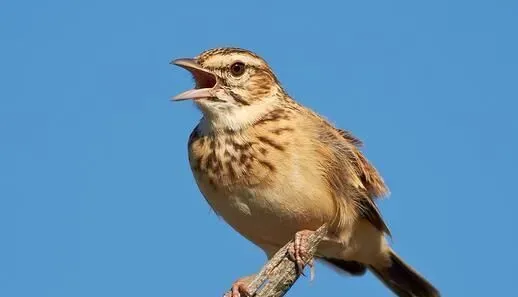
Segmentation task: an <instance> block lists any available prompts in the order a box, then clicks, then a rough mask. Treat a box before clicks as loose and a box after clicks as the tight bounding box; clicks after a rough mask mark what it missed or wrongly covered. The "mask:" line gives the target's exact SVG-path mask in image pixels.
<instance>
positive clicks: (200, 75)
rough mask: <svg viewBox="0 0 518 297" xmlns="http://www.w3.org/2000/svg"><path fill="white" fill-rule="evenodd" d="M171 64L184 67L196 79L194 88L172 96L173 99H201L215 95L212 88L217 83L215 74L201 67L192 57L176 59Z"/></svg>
mask: <svg viewBox="0 0 518 297" xmlns="http://www.w3.org/2000/svg"><path fill="white" fill-rule="evenodd" d="M171 64H174V65H177V66H180V67H182V68H185V69H187V70H189V72H191V74H192V75H193V77H194V80H195V81H196V86H195V87H194V89H191V90H187V91H185V92H183V93H180V94H178V95H176V96H174V97H173V98H172V100H174V101H180V100H188V99H202V98H211V97H215V95H214V93H213V92H214V89H215V87H216V84H217V82H218V81H217V78H216V75H214V74H213V73H212V72H210V71H209V70H206V69H203V67H201V66H200V65H199V64H198V63H197V62H196V60H194V59H176V60H173V61H172V62H171Z"/></svg>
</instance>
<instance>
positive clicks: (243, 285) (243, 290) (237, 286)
mask: <svg viewBox="0 0 518 297" xmlns="http://www.w3.org/2000/svg"><path fill="white" fill-rule="evenodd" d="M250 281H251V277H249V276H247V277H243V278H240V279H238V280H237V281H235V282H234V283H233V284H232V288H231V289H230V294H226V295H225V296H224V297H251V296H252V294H250V292H249V291H248V284H249V283H250Z"/></svg>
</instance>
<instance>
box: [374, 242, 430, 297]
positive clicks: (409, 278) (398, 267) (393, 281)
mask: <svg viewBox="0 0 518 297" xmlns="http://www.w3.org/2000/svg"><path fill="white" fill-rule="evenodd" d="M369 268H370V270H371V271H372V272H373V273H374V275H376V276H377V277H378V278H379V279H380V280H381V281H383V283H385V285H386V286H387V287H389V288H390V289H391V290H392V291H393V292H394V293H395V294H396V295H397V296H399V297H440V293H439V291H438V290H437V289H436V288H435V287H434V286H433V285H432V284H430V283H429V282H428V281H427V280H426V279H425V278H424V277H422V276H421V275H420V274H419V273H418V272H417V271H415V270H414V269H413V268H412V267H410V266H409V265H408V264H406V263H405V262H404V261H403V260H402V259H401V258H399V256H398V255H396V253H394V251H390V264H389V265H388V266H385V267H381V268H380V267H374V266H369Z"/></svg>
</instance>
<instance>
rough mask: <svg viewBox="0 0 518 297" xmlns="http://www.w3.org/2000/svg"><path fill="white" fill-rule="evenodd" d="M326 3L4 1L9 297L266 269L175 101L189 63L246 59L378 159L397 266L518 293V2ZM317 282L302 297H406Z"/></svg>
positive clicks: (109, 289) (1, 232)
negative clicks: (212, 57)
mask: <svg viewBox="0 0 518 297" xmlns="http://www.w3.org/2000/svg"><path fill="white" fill-rule="evenodd" d="M311 3H312V4H309V1H308V4H304V3H302V2H300V1H299V2H298V4H287V3H286V2H281V1H261V2H252V1H250V2H246V1H230V2H222V1H140V2H138V1H120V0H117V1H99V0H89V1H64V0H54V1H36V0H32V1H31V0H29V1H13V0H12V1H3V2H2V3H1V4H0V141H1V142H0V296H6V297H22V296H23V297H34V296H38V297H46V296H49V297H59V296H63V297H70V296H74V297H81V296H84V297H90V296H106V297H113V296H126V297H132V296H139V297H140V296H154V297H159V296H164V297H165V296H219V295H220V294H221V293H222V292H223V291H225V289H227V288H228V286H229V285H230V283H231V282H232V281H233V280H234V279H236V278H237V277H239V276H243V275H246V274H250V273H252V272H254V271H256V270H258V269H259V268H260V266H261V265H262V264H263V262H264V256H263V254H262V252H261V251H260V250H259V249H258V248H256V247H255V246H253V245H252V244H250V243H249V242H247V241H246V240H245V239H243V238H241V237H240V236H239V235H238V234H236V233H235V232H234V231H232V230H231V229H230V228H229V227H228V226H226V224H225V223H224V222H223V221H222V220H220V219H218V218H217V217H216V216H215V215H214V214H213V213H211V211H210V210H209V207H208V205H207V204H206V202H205V201H204V199H203V198H202V196H201V195H200V193H199V192H198V189H197V187H196V185H195V183H194V181H193V178H192V175H191V172H190V169H189V166H188V162H187V155H186V141H187V138H188V135H189V133H190V131H191V129H192V128H193V126H194V125H195V123H196V122H197V120H198V119H199V117H200V115H199V113H198V111H197V110H196V109H195V108H194V107H193V106H192V104H189V103H186V102H184V103H178V104H173V103H171V102H169V96H171V95H175V94H177V93H179V92H180V91H183V90H185V89H187V88H189V87H190V86H191V84H192V82H191V79H190V77H189V75H188V73H187V72H186V71H184V70H182V69H179V68H176V67H173V66H171V65H169V64H168V63H169V61H170V60H171V59H173V58H178V57H186V56H187V57H188V56H194V55H196V54H197V53H199V52H201V51H203V50H205V49H208V48H212V47H217V46H226V45H231V46H239V47H244V48H248V49H252V50H254V51H256V52H257V53H259V54H260V55H262V56H263V57H265V58H266V59H267V60H268V61H269V62H270V64H271V65H272V67H273V68H274V70H275V71H276V72H277V74H278V76H279V78H280V80H281V81H282V82H283V85H284V86H285V88H286V89H287V90H288V92H289V93H290V94H291V95H292V96H294V97H295V98H296V99H297V100H298V101H300V102H302V103H303V104H306V105H308V106H310V107H312V108H314V109H315V110H317V111H318V112H320V113H321V114H324V115H325V116H326V117H328V118H329V119H331V120H332V121H333V122H334V123H336V124H337V125H338V126H340V127H341V128H346V129H350V130H352V131H353V132H354V133H355V134H356V135H357V136H358V137H360V138H361V139H362V140H364V142H365V143H366V147H365V152H366V154H367V156H368V158H369V159H371V160H372V161H373V163H374V164H375V165H376V166H377V167H378V168H379V170H380V171H381V173H382V174H383V175H384V177H385V179H386V181H387V182H388V184H389V186H390V188H391V190H392V195H391V197H390V198H389V199H387V200H384V201H382V202H381V209H382V211H383V214H384V217H385V218H386V220H387V221H388V223H389V226H390V227H391V229H392V232H393V235H394V247H395V249H396V250H397V251H398V252H399V253H400V254H401V255H402V256H403V257H404V258H405V259H406V260H407V261H408V262H409V263H411V264H412V265H414V266H415V267H416V268H417V269H418V270H419V271H421V272H422V273H423V274H424V275H426V276H427V277H428V278H429V279H430V280H431V281H432V282H433V283H434V284H436V286H437V287H438V288H440V289H441V290H442V291H443V296H499V295H507V296H508V295H509V294H511V295H512V294H513V293H512V292H516V280H515V278H516V267H517V266H518V260H517V256H516V246H517V243H518V241H517V239H516V236H517V235H518V233H517V231H516V227H517V226H518V225H517V223H516V217H517V215H516V214H515V213H516V211H517V208H518V197H517V194H516V189H515V188H514V186H515V185H516V183H517V181H516V178H517V174H516V168H518V157H517V156H516V154H517V151H518V137H517V129H518V119H517V115H516V113H517V111H518V103H517V100H518V88H517V85H518V55H517V53H518V38H517V36H518V18H517V17H516V16H517V15H518V2H516V1H473V0H471V1H467V0H466V1H447V0H439V1H428V2H423V1H347V2H346V1H336V2H329V1H317V2H314V1H311ZM513 250H514V251H515V252H513ZM316 273H317V274H316V279H315V281H314V282H313V283H310V282H309V280H308V279H301V281H299V282H298V283H297V284H296V286H295V287H294V289H293V290H292V291H291V292H290V293H289V294H290V296H298V297H305V296H326V295H329V294H330V295H332V296H390V294H389V292H388V290H387V289H385V288H384V287H383V286H382V285H381V284H380V283H379V282H378V281H377V280H376V279H375V278H374V277H373V276H372V275H367V276H365V277H363V278H344V277H342V276H340V275H337V274H336V273H335V272H334V271H332V270H330V269H328V268H327V267H325V266H322V265H319V266H317V271H316Z"/></svg>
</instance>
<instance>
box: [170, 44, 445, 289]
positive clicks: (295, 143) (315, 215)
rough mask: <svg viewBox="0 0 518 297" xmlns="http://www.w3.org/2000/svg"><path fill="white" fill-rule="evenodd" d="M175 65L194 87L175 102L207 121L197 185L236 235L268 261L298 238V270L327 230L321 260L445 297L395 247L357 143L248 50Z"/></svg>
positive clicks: (194, 149) (196, 143)
mask: <svg viewBox="0 0 518 297" xmlns="http://www.w3.org/2000/svg"><path fill="white" fill-rule="evenodd" d="M171 63H173V64H175V65H178V66H180V67H183V68H185V69H186V70H188V71H189V72H190V73H191V74H192V76H193V78H194V80H195V87H194V88H193V89H191V90H188V91H185V92H183V93H181V94H179V95H177V96H176V97H174V98H173V100H176V101H177V100H187V99H191V100H194V103H195V105H196V106H197V107H198V108H199V109H200V110H201V112H202V114H203V116H202V118H201V120H200V121H199V123H198V125H197V126H196V127H195V128H194V130H193V131H192V133H191V135H190V137H189V141H188V155H189V162H190V166H191V169H192V172H193V175H194V179H195V180H196V183H197V185H198V187H199V189H200V191H201V193H202V194H203V196H204V197H205V199H206V200H207V202H208V204H209V205H210V206H211V207H212V209H213V210H214V211H215V212H216V213H217V214H218V215H219V216H220V217H222V218H223V219H224V220H225V221H226V222H227V223H228V224H229V225H230V226H231V227H232V228H233V229H235V230H236V231H237V232H239V233H240V234H241V235H242V236H244V237H245V238H247V239H248V240H250V241H251V242H253V243H254V244H255V245H257V246H258V247H260V248H261V249H262V250H263V251H264V252H265V253H266V256H267V257H268V258H270V257H272V256H273V255H274V254H275V252H276V251H277V250H278V249H280V248H281V247H282V246H283V245H284V244H286V243H287V242H288V241H289V240H291V239H293V238H294V239H295V242H296V243H297V244H296V245H295V246H296V248H295V249H296V250H295V251H294V257H295V260H296V261H297V262H299V264H300V262H302V261H304V253H305V251H304V249H303V246H304V245H303V244H300V243H301V242H303V241H304V240H305V239H307V236H308V235H309V234H311V232H314V231H315V230H316V229H318V228H319V227H320V226H321V225H322V224H324V223H327V224H328V226H329V227H328V233H327V234H326V236H325V238H324V240H323V241H322V242H321V244H320V245H319V247H318V250H317V253H316V257H317V258H318V259H321V260H323V261H325V262H327V263H329V264H330V265H333V266H335V267H337V268H338V269H339V270H342V271H344V272H347V273H348V274H350V275H358V276H359V275H363V274H364V273H365V272H366V271H367V270H370V271H371V272H372V273H374V275H376V276H377V277H378V278H379V279H380V280H381V281H382V282H383V283H384V284H385V285H386V286H387V287H388V288H390V289H391V290H392V291H393V292H394V293H395V294H396V295H398V296H401V297H407V296H408V297H411V296H416V297H429V296H440V294H439V292H438V290H437V289H436V288H434V287H433V286H432V285H431V284H430V283H429V282H428V281H427V280H426V279H425V278H424V277H423V276H421V275H420V274H419V273H418V272H416V271H415V270H414V269H413V268H412V267H411V266H409V265H408V264H406V263H405V262H404V261H403V260H402V259H401V258H400V257H399V256H398V255H397V254H396V253H395V252H394V251H393V250H392V249H391V247H390V246H389V244H388V241H387V240H386V237H387V236H389V235H390V231H389V229H388V227H387V225H386V224H385V222H384V221H383V219H382V217H381V214H380V211H379V209H378V207H377V206H376V203H375V200H376V199H377V198H379V197H382V196H385V195H386V194H387V193H388V189H387V186H386V185H385V183H384V181H383V179H382V177H381V176H380V174H379V173H378V172H377V170H376V169H375V168H374V167H373V165H372V164H371V163H370V162H369V161H368V160H367V159H366V157H365V156H364V155H363V154H362V152H361V151H360V148H361V145H362V142H361V141H360V140H359V139H358V138H356V137H355V136H353V135H352V134H351V133H350V132H348V131H346V130H342V129H339V128H336V127H335V126H333V125H332V124H331V123H330V122H329V121H328V120H326V119H324V118H323V117H322V116H320V115H318V114H317V113H316V112H314V111H312V110H310V109H309V108H307V107H304V106H303V105H301V104H299V103H298V102H297V101H295V100H294V99H293V98H291V97H290V96H289V95H288V94H287V92H286V91H285V90H284V89H283V87H282V86H281V83H280V82H279V80H278V79H277V77H276V75H275V74H274V72H273V71H272V69H271V68H270V66H269V65H268V64H267V62H266V61H265V60H264V59H263V58H261V57H260V56H258V55H257V54H255V53H253V52H251V51H249V50H245V49H239V48H216V49H210V50H207V51H204V52H202V53H201V54H199V55H198V56H196V57H194V58H187V59H176V60H174V61H172V62H171ZM246 293H247V292H246V282H245V281H244V279H240V280H238V281H236V282H235V283H234V284H233V286H232V295H233V297H239V296H240V295H244V294H246Z"/></svg>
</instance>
